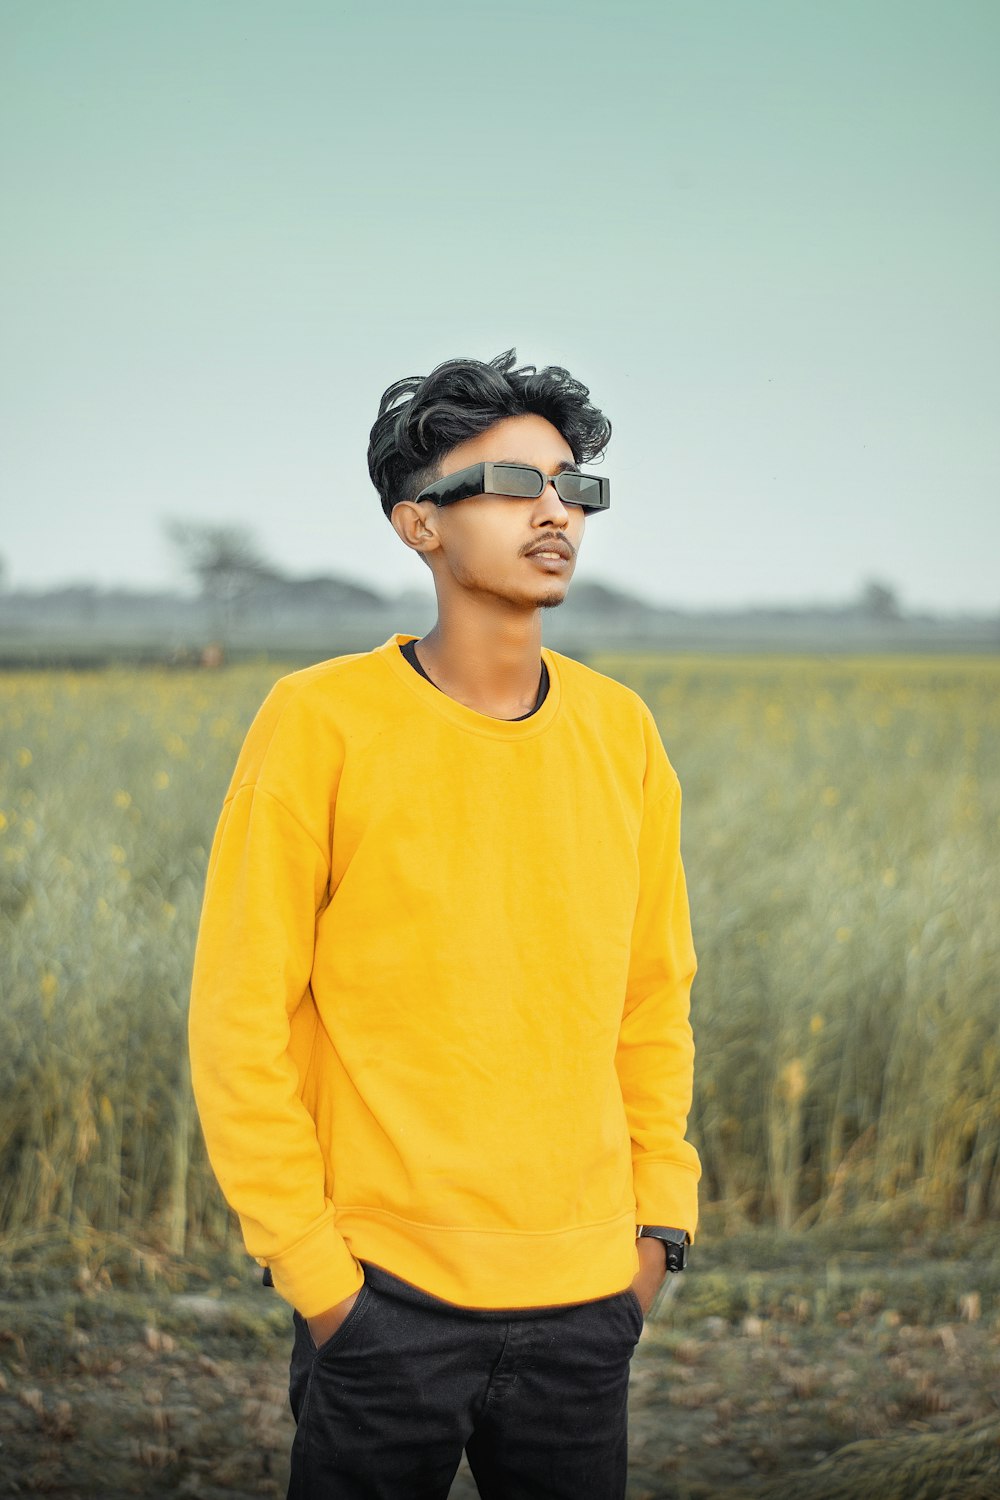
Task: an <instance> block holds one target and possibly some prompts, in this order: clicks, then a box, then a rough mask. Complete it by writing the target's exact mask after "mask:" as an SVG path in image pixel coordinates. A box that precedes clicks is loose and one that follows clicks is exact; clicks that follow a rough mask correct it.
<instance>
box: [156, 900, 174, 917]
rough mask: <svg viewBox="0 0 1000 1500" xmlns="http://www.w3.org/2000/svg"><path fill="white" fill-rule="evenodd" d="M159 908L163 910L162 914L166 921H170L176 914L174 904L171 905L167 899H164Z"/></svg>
mask: <svg viewBox="0 0 1000 1500" xmlns="http://www.w3.org/2000/svg"><path fill="white" fill-rule="evenodd" d="M160 910H161V911H162V912H163V915H164V916H165V917H166V919H167V921H168V922H172V921H173V920H174V918H175V917H176V915H177V908H176V906H172V905H171V903H170V902H169V901H164V903H163V905H162V907H161V908H160Z"/></svg>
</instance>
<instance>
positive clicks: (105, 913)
mask: <svg viewBox="0 0 1000 1500" xmlns="http://www.w3.org/2000/svg"><path fill="white" fill-rule="evenodd" d="M95 910H96V912H97V915H98V916H99V917H100V918H101V919H102V920H106V919H107V918H108V917H110V915H111V907H110V906H109V905H108V903H107V902H106V901H105V899H104V897H103V896H98V898H97V905H96V907H95Z"/></svg>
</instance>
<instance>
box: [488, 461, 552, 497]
mask: <svg viewBox="0 0 1000 1500" xmlns="http://www.w3.org/2000/svg"><path fill="white" fill-rule="evenodd" d="M493 483H494V485H495V486H496V489H497V493H498V494H501V495H513V496H515V497H516V498H517V499H518V500H535V499H537V498H538V496H539V495H540V494H541V493H542V488H543V480H542V476H541V474H540V473H539V472H538V470H537V469H529V468H528V467H527V466H525V467H523V468H522V466H521V465H520V464H494V465H493Z"/></svg>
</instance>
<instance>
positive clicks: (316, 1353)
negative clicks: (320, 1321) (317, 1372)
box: [302, 1282, 372, 1359]
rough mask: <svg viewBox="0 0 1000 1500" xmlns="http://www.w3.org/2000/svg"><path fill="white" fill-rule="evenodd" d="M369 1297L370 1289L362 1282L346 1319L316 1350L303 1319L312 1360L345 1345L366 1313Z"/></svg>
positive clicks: (370, 1294) (307, 1325)
mask: <svg viewBox="0 0 1000 1500" xmlns="http://www.w3.org/2000/svg"><path fill="white" fill-rule="evenodd" d="M371 1297H372V1289H371V1287H370V1286H369V1285H368V1284H367V1282H363V1283H362V1285H361V1287H360V1289H359V1291H358V1295H357V1297H356V1299H355V1302H354V1306H353V1307H352V1308H351V1310H350V1312H349V1313H348V1314H347V1317H346V1318H345V1319H344V1321H343V1322H342V1323H340V1324H339V1325H338V1327H337V1328H335V1329H334V1331H333V1333H331V1335H330V1337H329V1338H328V1339H326V1340H325V1341H324V1342H323V1343H322V1344H320V1345H319V1347H318V1348H317V1346H316V1344H315V1342H314V1341H313V1336H312V1334H311V1332H310V1331H309V1324H308V1323H306V1321H305V1319H304V1318H303V1320H302V1321H303V1323H304V1325H305V1335H306V1339H307V1340H308V1343H309V1348H310V1350H311V1352H312V1356H313V1358H314V1359H323V1358H324V1357H325V1356H326V1355H327V1354H329V1353H330V1352H331V1351H332V1350H334V1349H337V1348H339V1347H340V1345H341V1344H345V1343H346V1342H347V1340H348V1339H349V1338H350V1336H351V1334H352V1333H353V1331H354V1330H355V1328H357V1326H358V1324H359V1323H360V1322H361V1319H362V1318H363V1317H364V1315H365V1313H366V1312H367V1310H368V1304H369V1301H370V1299H371Z"/></svg>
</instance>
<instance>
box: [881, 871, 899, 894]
mask: <svg viewBox="0 0 1000 1500" xmlns="http://www.w3.org/2000/svg"><path fill="white" fill-rule="evenodd" d="M882 884H883V885H887V886H888V887H889V888H890V890H891V889H892V887H893V886H894V885H895V884H896V872H895V870H893V869H889V870H883V871H882Z"/></svg>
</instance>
